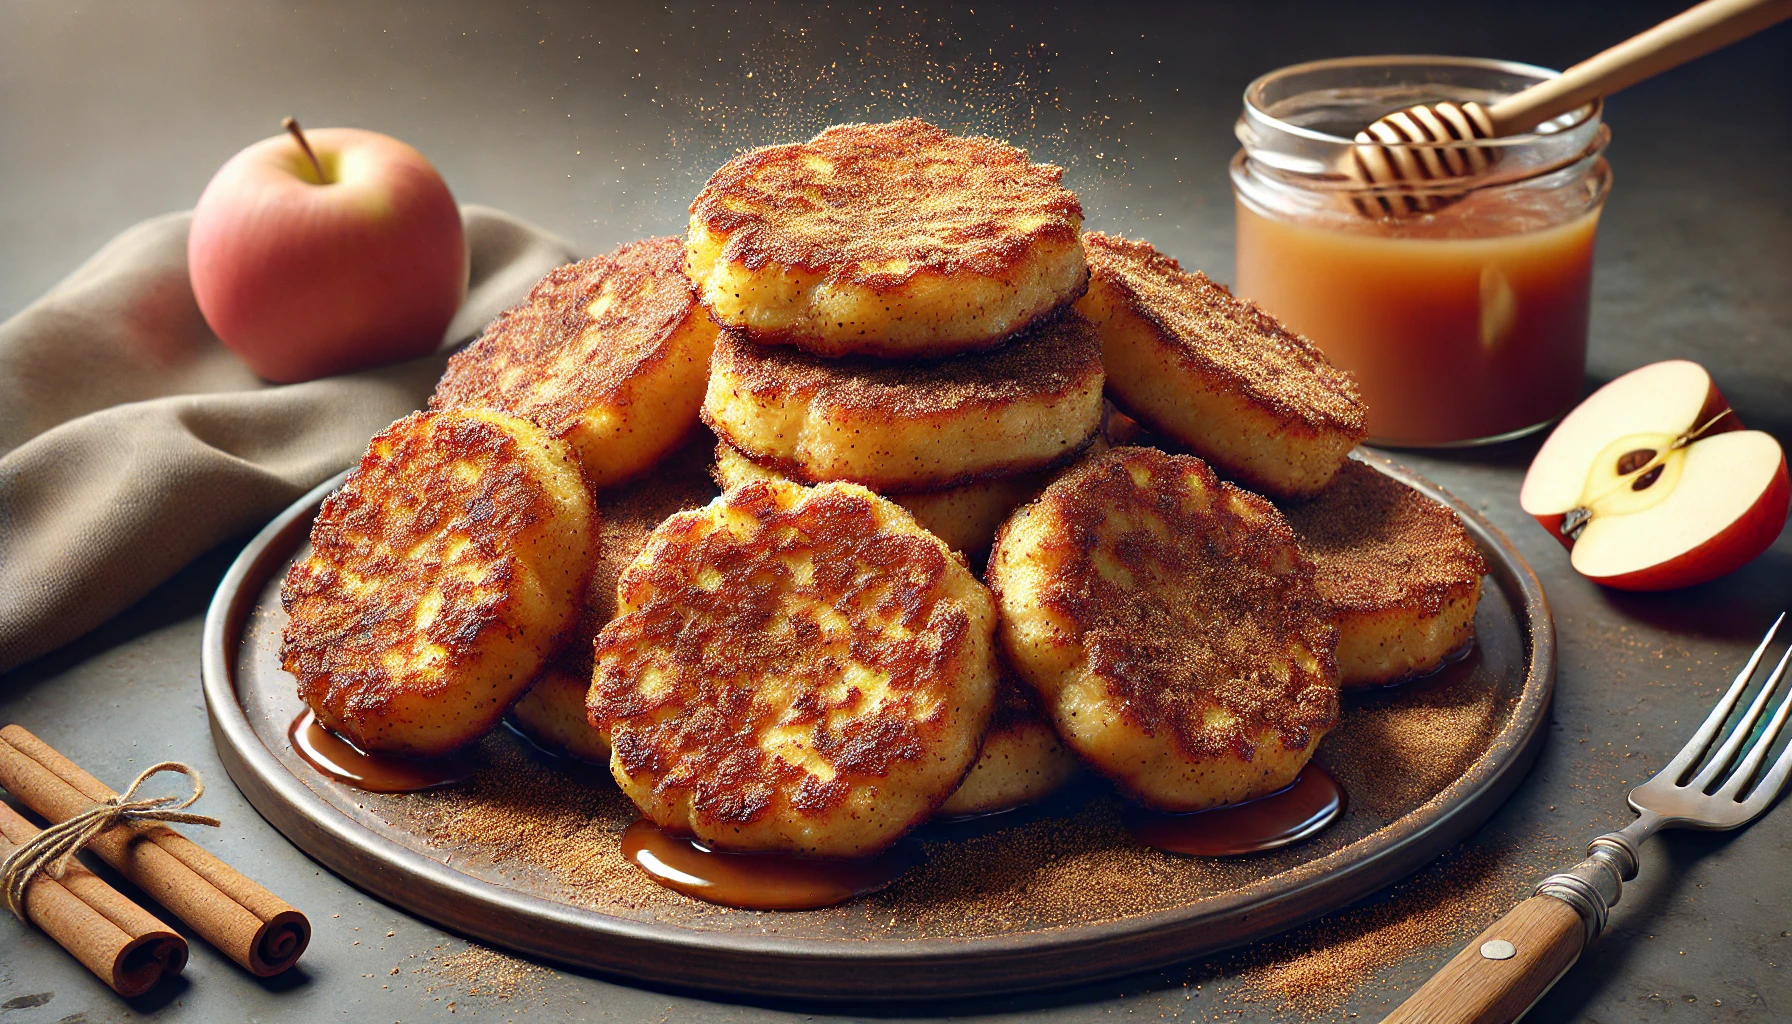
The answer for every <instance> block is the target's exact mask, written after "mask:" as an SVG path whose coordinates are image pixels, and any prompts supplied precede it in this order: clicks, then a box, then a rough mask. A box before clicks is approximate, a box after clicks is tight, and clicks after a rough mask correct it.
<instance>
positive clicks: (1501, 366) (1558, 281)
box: [1232, 57, 1611, 446]
mask: <svg viewBox="0 0 1792 1024" xmlns="http://www.w3.org/2000/svg"><path fill="white" fill-rule="evenodd" d="M1554 74H1555V73H1554V72H1551V71H1548V70H1545V69H1542V68H1534V67H1530V66H1528V65H1522V64H1510V63H1506V62H1499V61H1483V60H1473V59H1453V58H1442V57H1361V58H1348V59H1344V60H1336V61H1319V62H1315V63H1312V64H1303V65H1298V66H1295V67H1291V68H1284V69H1282V70H1280V71H1276V72H1273V73H1271V74H1269V75H1266V76H1264V77H1263V78H1260V79H1258V80H1257V81H1256V82H1253V83H1252V84H1251V86H1250V88H1249V89H1247V90H1246V92H1245V113H1244V116H1243V117H1242V118H1241V119H1240V121H1239V124H1238V135H1239V139H1240V140H1241V141H1242V142H1243V144H1244V148H1243V149H1242V150H1241V151H1240V152H1239V154H1238V156H1237V157H1235V158H1234V159H1233V161H1232V183H1233V192H1234V196H1235V198H1236V201H1237V216H1238V234H1237V273H1236V282H1237V287H1236V289H1235V290H1236V291H1237V293H1238V294H1239V295H1240V296H1241V297H1244V298H1247V299H1252V300H1254V301H1256V302H1257V303H1259V304H1260V305H1262V306H1263V308H1265V309H1266V310H1268V311H1269V312H1271V313H1273V314H1274V315H1275V316H1276V317H1278V318H1279V319H1281V320H1282V321H1283V322H1284V323H1286V324H1287V325H1288V326H1289V327H1291V328H1292V329H1294V330H1296V331H1299V332H1300V333H1301V334H1304V335H1306V336H1307V337H1309V338H1311V339H1312V340H1313V341H1314V343H1316V344H1317V345H1319V346H1320V348H1322V349H1324V351H1325V353H1326V355H1327V356H1328V357H1330V359H1331V360H1332V362H1334V363H1336V364H1337V365H1339V366H1341V367H1343V368H1344V369H1346V370H1349V371H1351V372H1352V373H1353V374H1355V376H1356V378H1357V380H1358V382H1359V383H1360V385H1361V386H1362V391H1363V398H1364V401H1365V402H1366V404H1367V405H1368V410H1369V434H1370V440H1371V442H1374V443H1380V444H1390V445H1397V446H1442V445H1462V444H1478V443H1486V442H1491V441H1498V440H1504V439H1507V438H1511V437H1516V436H1519V435H1521V434H1524V433H1528V432H1530V431H1533V430H1536V429H1538V428H1540V427H1542V426H1544V425H1546V424H1547V423H1549V422H1550V421H1552V420H1554V419H1555V418H1556V417H1558V416H1560V415H1561V414H1563V413H1564V412H1566V411H1567V410H1568V409H1569V408H1570V407H1571V406H1572V405H1573V404H1574V402H1575V400H1576V399H1578V398H1579V397H1580V391H1581V381H1582V375H1583V372H1584V370H1585V367H1586V348H1587V308H1588V299H1589V296H1590V292H1591V285H1592V273H1593V239H1594V235H1595V232H1596V230H1597V227H1598V223H1599V210H1600V206H1601V205H1602V203H1603V202H1604V199H1605V196H1606V193H1607V191H1608V189H1609V187H1610V181H1611V173H1610V169H1609V167H1608V166H1607V164H1606V162H1605V159H1604V157H1603V155H1602V154H1603V151H1604V148H1605V143H1606V140H1607V139H1608V138H1609V133H1608V132H1607V131H1606V129H1605V127H1604V126H1603V125H1602V124H1601V123H1600V120H1599V112H1600V111H1599V107H1598V105H1597V104H1594V105H1591V106H1589V107H1586V108H1583V109H1581V110H1579V111H1576V112H1574V113H1572V114H1567V115H1564V116H1563V117H1561V118H1557V119H1556V120H1554V121H1551V122H1548V123H1547V124H1545V125H1543V126H1541V127H1540V128H1539V130H1538V131H1536V132H1535V133H1532V134H1526V135H1520V136H1514V137H1511V138H1506V139H1493V140H1483V141H1481V142H1479V143H1476V144H1477V145H1480V146H1483V147H1486V148H1487V149H1488V150H1490V151H1492V152H1493V153H1495V154H1496V156H1495V158H1494V161H1493V165H1492V167H1491V169H1490V170H1489V172H1488V173H1487V174H1486V175H1484V176H1483V177H1480V178H1476V179H1472V180H1469V181H1466V182H1456V183H1451V185H1452V186H1453V187H1451V188H1448V189H1445V188H1431V189H1430V190H1429V192H1428V193H1427V192H1426V191H1425V190H1420V194H1430V195H1431V196H1432V205H1433V209H1431V210H1430V211H1429V212H1425V213H1412V214H1407V215H1403V216H1393V215H1389V214H1387V213H1385V212H1384V211H1385V209H1386V208H1385V207H1384V206H1382V205H1381V204H1379V203H1378V202H1376V201H1375V195H1374V192H1375V190H1373V189H1367V188H1365V187H1364V186H1363V185H1362V184H1361V183H1360V182H1358V181H1356V180H1355V179H1353V178H1352V177H1351V176H1349V175H1348V174H1347V173H1345V172H1344V171H1343V170H1342V168H1344V167H1345V166H1347V164H1346V161H1347V160H1348V158H1349V154H1350V151H1351V149H1352V147H1353V146H1354V143H1353V142H1352V140H1351V137H1352V136H1353V135H1354V134H1355V133H1356V132H1357V131H1358V130H1359V129H1361V128H1362V127H1364V126H1365V125H1367V124H1368V123H1369V122H1371V121H1373V120H1375V119H1376V118H1377V117H1380V116H1381V115H1383V114H1386V113H1390V112H1392V111H1394V110H1397V109H1400V108H1402V107H1407V106H1411V105H1413V104H1415V103H1425V102H1437V101H1439V100H1446V99H1449V100H1456V101H1458V102H1461V101H1464V100H1476V101H1478V102H1481V103H1484V104H1490V103H1492V102H1495V101H1497V100H1498V99H1500V98H1501V97H1503V96H1505V95H1509V94H1511V93H1513V92H1517V91H1519V90H1520V89H1523V88H1525V87H1526V86H1528V85H1531V84H1533V83H1534V82H1536V81H1540V80H1542V79H1544V78H1548V77H1552V76H1553V75H1554ZM1453 145H1456V146H1462V145H1467V144H1465V143H1455V144H1453ZM1364 211H1371V212H1372V213H1373V214H1374V215H1369V214H1366V213H1365V212H1364Z"/></svg>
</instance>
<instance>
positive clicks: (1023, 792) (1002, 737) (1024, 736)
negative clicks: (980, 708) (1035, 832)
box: [935, 671, 1081, 818]
mask: <svg viewBox="0 0 1792 1024" xmlns="http://www.w3.org/2000/svg"><path fill="white" fill-rule="evenodd" d="M1079 771H1081V766H1080V765H1079V764H1078V762H1077V759H1076V755H1075V754H1072V753H1071V752H1070V749H1069V748H1068V747H1066V746H1064V741H1063V740H1061V739H1059V738H1058V731H1057V730H1056V729H1054V728H1052V722H1051V718H1050V717H1048V716H1047V715H1046V713H1045V711H1044V710H1043V709H1042V708H1040V706H1039V699H1038V698H1037V697H1035V696H1034V694H1033V691H1032V688H1031V687H1029V686H1027V684H1025V683H1023V682H1021V681H1020V680H1019V679H1017V678H1015V677H1014V675H1013V674H1012V673H1010V672H1007V671H1004V672H1003V673H1002V676H1001V681H1000V682H998V683H997V684H996V706H995V711H994V712H992V713H991V714H990V716H989V727H988V728H987V729H985V730H984V732H983V747H982V749H981V750H979V751H978V753H977V763H975V764H973V765H971V771H970V774H969V775H966V776H965V777H964V781H963V782H962V783H960V784H959V786H958V788H957V789H956V790H953V792H952V795H951V796H950V797H947V798H946V802H945V803H943V804H941V805H940V809H939V811H938V812H937V813H936V815H935V816H936V817H940V818H962V817H967V816H970V815H978V814H994V813H996V812H997V811H1006V810H1012V809H1013V808H1016V807H1024V806H1026V805H1027V804H1030V803H1033V802H1034V801H1036V800H1042V799H1044V798H1045V797H1047V796H1050V795H1051V794H1052V793H1054V792H1056V791H1057V790H1058V789H1059V788H1061V787H1062V786H1063V785H1064V784H1065V783H1067V782H1069V781H1070V780H1071V779H1073V778H1075V777H1076V775H1077V773H1078V772H1079Z"/></svg>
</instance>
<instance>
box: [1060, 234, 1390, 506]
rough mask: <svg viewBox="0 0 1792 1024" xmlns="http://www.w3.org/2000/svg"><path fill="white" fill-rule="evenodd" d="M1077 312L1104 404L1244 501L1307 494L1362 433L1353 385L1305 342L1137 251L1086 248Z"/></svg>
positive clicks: (1221, 291)
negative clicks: (1090, 335) (1231, 483)
mask: <svg viewBox="0 0 1792 1024" xmlns="http://www.w3.org/2000/svg"><path fill="white" fill-rule="evenodd" d="M1085 245H1086V247H1087V249H1088V253H1089V270H1090V281H1089V291H1088V294H1086V295H1084V296H1083V297H1082V298H1081V299H1080V300H1078V302H1077V309H1078V310H1079V311H1081V312H1082V314H1083V315H1084V316H1086V317H1088V318H1089V319H1090V320H1091V321H1093V322H1094V323H1095V325H1096V327H1097V329H1098V330H1099V332H1100V334H1101V338H1102V345H1103V356H1102V358H1103V360H1104V362H1105V363H1106V365H1107V372H1108V381H1107V387H1108V396H1109V398H1111V399H1112V400H1113V402H1114V404H1115V405H1117V406H1119V407H1120V408H1121V409H1122V410H1123V411H1125V412H1126V413H1127V414H1128V415H1129V416H1132V417H1133V418H1135V419H1137V420H1138V421H1139V422H1141V423H1142V424H1144V425H1145V426H1147V427H1149V428H1151V429H1152V430H1154V431H1156V432H1158V433H1161V434H1164V435H1166V436H1167V437H1168V438H1169V439H1170V440H1173V441H1175V442H1178V443H1180V444H1182V445H1185V446H1187V447H1188V449H1189V450H1190V451H1192V452H1194V453H1195V454H1196V455H1199V456H1200V457H1201V458H1203V459H1205V460H1207V461H1208V462H1211V463H1212V464H1213V466H1214V468H1216V469H1218V470H1219V471H1220V472H1222V473H1224V474H1226V475H1227V476H1230V477H1233V478H1235V479H1237V480H1239V481H1240V482H1241V483H1244V484H1245V485H1247V486H1249V487H1251V488H1252V489H1253V490H1258V491H1262V492H1263V493H1265V494H1269V495H1271V496H1274V497H1279V498H1290V497H1302V496H1306V495H1312V494H1317V493H1318V492H1319V491H1321V490H1323V489H1324V488H1325V485H1326V484H1328V483H1330V482H1331V479H1332V474H1334V473H1336V472H1337V470H1338V467H1339V466H1340V465H1341V464H1342V463H1343V461H1344V458H1345V456H1346V454H1348V453H1349V451H1350V449H1352V448H1354V447H1356V445H1357V443H1358V442H1359V441H1361V440H1362V439H1363V438H1364V437H1365V436H1366V434H1367V432H1368V426H1367V420H1366V418H1365V416H1366V410H1365V408H1364V406H1363V402H1362V398H1361V397H1360V395H1359V393H1358V390H1357V385H1356V379H1355V378H1354V377H1352V376H1351V375H1350V374H1349V373H1347V372H1345V371H1343V370H1340V369H1338V368H1337V367H1335V366H1333V365H1332V364H1331V363H1330V362H1329V361H1327V359H1326V358H1325V354H1324V353H1322V352H1320V351H1319V349H1318V348H1316V347H1314V345H1313V343H1312V342H1310V341H1308V340H1307V339H1306V338H1303V337H1301V336H1300V335H1298V334H1295V333H1294V332H1293V331H1290V330H1288V329H1287V328H1286V327H1283V326H1282V324H1281V322H1280V321H1278V320H1276V319H1275V318H1274V317H1272V316H1270V315H1269V314H1268V313H1265V312H1263V310H1261V309H1259V308H1257V307H1256V306H1255V305H1253V304H1252V303H1249V302H1243V301H1240V300H1238V299H1235V298H1233V297H1232V293H1231V292H1229V291H1227V290H1226V288H1225V286H1224V285H1219V284H1215V283H1214V282H1213V281H1211V280H1209V279H1208V278H1207V276H1206V275H1205V274H1202V273H1200V272H1199V271H1196V272H1194V273H1189V272H1187V271H1184V270H1183V269H1182V265H1181V264H1179V263H1177V262H1176V261H1175V260H1174V259H1171V258H1170V257H1168V256H1165V255H1164V254H1163V253H1160V252H1158V251H1157V250H1156V249H1154V248H1152V246H1151V245H1150V244H1149V243H1146V242H1134V241H1128V240H1127V239H1124V238H1117V237H1112V236H1109V235H1104V234H1101V233H1099V232H1094V233H1091V234H1089V235H1086V236H1085Z"/></svg>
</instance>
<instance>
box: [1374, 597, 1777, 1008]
mask: <svg viewBox="0 0 1792 1024" xmlns="http://www.w3.org/2000/svg"><path fill="white" fill-rule="evenodd" d="M1784 621H1786V615H1785V613H1783V612H1782V613H1781V614H1780V617H1779V618H1777V619H1775V620H1774V621H1773V626H1772V627H1771V628H1769V629H1768V630H1767V635H1766V636H1764V637H1762V638H1761V645H1760V646H1759V647H1756V648H1755V653H1754V654H1753V655H1752V656H1750V657H1749V659H1748V664H1747V665H1744V666H1743V668H1742V672H1741V673H1739V674H1738V675H1737V676H1736V681H1735V682H1734V683H1732V684H1730V688H1729V690H1727V691H1725V693H1724V695H1723V698H1722V699H1720V700H1719V701H1718V702H1717V706H1716V707H1714V708H1712V709H1711V714H1710V715H1708V716H1707V717H1706V718H1705V724H1703V725H1701V726H1699V731H1698V732H1696V733H1694V734H1693V737H1692V739H1690V740H1688V741H1687V742H1686V746H1684V747H1681V748H1680V753H1678V754H1676V755H1674V759H1673V760H1672V761H1669V762H1668V765H1667V767H1665V768H1663V769H1662V770H1661V771H1658V772H1656V773H1655V774H1654V775H1653V776H1652V777H1651V778H1650V779H1649V780H1648V781H1647V782H1644V783H1643V784H1642V785H1640V786H1638V787H1636V788H1635V789H1633V790H1631V791H1630V806H1631V807H1633V808H1635V810H1636V813H1637V819H1636V820H1635V821H1633V822H1631V823H1630V825H1629V827H1627V828H1625V829H1623V830H1622V831H1618V832H1609V833H1607V834H1605V835H1602V836H1600V837H1599V838H1598V839H1595V840H1593V843H1592V845H1591V846H1589V847H1587V859H1586V860H1583V861H1581V862H1580V863H1579V864H1576V865H1575V866H1574V867H1573V868H1572V869H1571V870H1569V871H1565V872H1563V873H1561V874H1559V875H1550V876H1549V877H1548V878H1545V879H1544V880H1543V881H1542V882H1540V883H1539V884H1538V885H1537V889H1536V894H1535V895H1533V896H1532V897H1531V898H1530V899H1528V900H1525V901H1524V902H1523V903H1520V904H1519V905H1518V906H1516V907H1514V908H1513V909H1512V910H1511V911H1510V912H1509V913H1507V914H1506V916H1505V917H1502V918H1500V919H1499V920H1498V921H1495V922H1494V923H1493V924H1492V925H1491V926H1489V927H1488V929H1487V930H1486V931H1484V932H1482V933H1481V934H1480V935H1478V936H1476V937H1475V940H1474V941H1473V942H1470V943H1469V945H1468V948H1467V949H1464V950H1463V951H1462V952H1460V953H1458V954H1456V958H1455V959H1453V960H1451V961H1450V962H1449V963H1448V964H1445V965H1444V968H1443V969H1442V970H1440V971H1438V972H1437V973H1436V974H1435V975H1432V977H1431V980H1430V981H1427V982H1426V983H1425V984H1424V985H1423V986H1421V987H1420V988H1419V990H1418V991H1417V992H1414V993H1413V994H1412V997H1411V998H1409V999H1407V1000H1406V1002H1404V1003H1402V1004H1400V1006H1399V1007H1398V1008H1396V1009H1395V1010H1394V1012H1393V1013H1391V1014H1389V1015H1388V1016H1387V1017H1386V1018H1384V1019H1383V1021H1382V1024H1507V1022H1510V1021H1515V1020H1517V1019H1518V1018H1520V1017H1522V1016H1524V1014H1525V1011H1527V1010H1529V1009H1530V1008H1531V1006H1532V1005H1533V1004H1535V1003H1536V1001H1537V1000H1538V999H1539V998H1541V997H1542V996H1543V993H1545V992H1547V991H1549V987H1550V986H1551V985H1554V984H1555V983H1556V979H1558V978H1560V977H1561V976H1562V975H1563V974H1564V973H1566V972H1567V970H1568V968H1569V967H1571V966H1573V964H1574V961H1575V960H1577V959H1579V957H1580V954H1581V952H1582V951H1583V950H1585V949H1586V947H1587V946H1588V945H1589V944H1590V943H1591V942H1592V941H1593V939H1594V938H1595V937H1596V936H1598V934H1599V933H1600V931H1601V930H1603V929H1604V928H1605V919H1606V915H1607V914H1608V913H1610V911H1611V908H1612V907H1613V906H1614V905H1616V904H1617V902H1618V895H1619V892H1620V890H1621V889H1622V888H1623V883H1625V882H1628V881H1629V880H1631V879H1632V878H1635V877H1636V868H1637V847H1638V846H1641V845H1642V843H1643V840H1645V839H1648V838H1649V837H1650V836H1652V835H1654V834H1655V833H1656V832H1659V831H1661V830H1662V829H1664V828H1697V829H1708V830H1713V831H1721V830H1724V829H1732V828H1741V827H1742V826H1744V825H1746V824H1748V823H1749V822H1751V821H1753V820H1755V819H1756V818H1757V817H1759V816H1760V815H1761V812H1763V811H1765V810H1767V808H1768V807H1769V806H1770V805H1771V804H1772V803H1773V800H1774V798H1775V797H1776V796H1778V795H1779V792H1780V790H1781V789H1782V788H1784V787H1785V785H1786V778H1787V776H1788V774H1792V744H1789V745H1788V746H1787V748H1786V749H1785V750H1784V751H1782V752H1781V754H1780V756H1779V757H1777V758H1775V759H1774V762H1773V765H1772V766H1771V767H1769V768H1768V769H1767V771H1766V773H1765V774H1762V771H1761V766H1762V764H1763V762H1765V761H1766V759H1767V755H1768V752H1769V751H1771V750H1772V749H1773V744H1774V741H1775V740H1777V739H1778V738H1779V735H1780V731H1781V729H1782V728H1784V726H1785V724H1786V717H1787V715H1788V713H1792V695H1789V696H1788V697H1787V699H1785V700H1782V701H1780V704H1779V708H1778V710H1776V711H1775V712H1774V713H1773V716H1772V718H1771V719H1769V720H1768V721H1767V722H1766V723H1765V725H1764V726H1763V727H1762V728H1760V729H1757V728H1756V726H1757V725H1762V716H1763V715H1764V714H1765V713H1766V711H1767V709H1768V708H1769V707H1771V706H1772V704H1773V697H1774V694H1775V693H1776V692H1777V691H1778V690H1779V689H1780V684H1781V681H1782V680H1783V679H1784V678H1785V675H1786V663H1787V661H1788V660H1789V659H1792V647H1789V648H1787V650H1786V653H1785V654H1783V655H1781V656H1780V660H1779V664H1778V665H1777V666H1776V667H1775V668H1774V670H1773V672H1772V673H1771V674H1769V675H1768V677H1767V680H1766V681H1765V682H1763V683H1762V684H1761V689H1760V690H1759V691H1758V692H1757V693H1756V695H1755V698H1754V700H1753V701H1751V702H1750V703H1749V705H1748V710H1747V711H1746V712H1744V713H1743V715H1742V718H1741V719H1739V720H1738V721H1737V723H1736V727H1735V728H1734V729H1732V730H1730V732H1729V733H1728V734H1724V723H1725V722H1727V721H1728V720H1729V718H1730V714H1731V713H1732V712H1734V711H1735V710H1736V705H1737V704H1738V703H1739V702H1740V701H1741V700H1742V696H1743V694H1744V693H1746V692H1747V691H1748V686H1749V680H1750V679H1751V678H1753V676H1754V674H1755V670H1756V669H1757V668H1758V667H1760V664H1761V656H1762V655H1763V654H1765V653H1766V652H1767V645H1768V644H1770V643H1772V642H1773V637H1774V634H1775V633H1777V632H1778V631H1779V628H1780V624H1781V623H1782V622H1784ZM1720 735H1722V736H1724V739H1723V744H1722V745H1721V746H1719V747H1718V748H1717V752H1716V753H1715V754H1712V756H1711V758H1710V760H1706V758H1705V755H1706V754H1708V753H1710V752H1711V748H1712V746H1713V744H1715V743H1717V741H1718V738H1719V737H1720ZM1701 765H1702V766H1703V767H1701Z"/></svg>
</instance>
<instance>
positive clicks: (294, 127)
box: [280, 117, 330, 185]
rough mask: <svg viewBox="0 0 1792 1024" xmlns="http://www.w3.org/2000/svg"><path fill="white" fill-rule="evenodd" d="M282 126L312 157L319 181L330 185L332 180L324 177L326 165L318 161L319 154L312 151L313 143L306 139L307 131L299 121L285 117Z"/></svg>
mask: <svg viewBox="0 0 1792 1024" xmlns="http://www.w3.org/2000/svg"><path fill="white" fill-rule="evenodd" d="M280 127H282V128H284V129H286V131H287V133H288V134H290V135H291V136H292V137H293V138H295V139H297V140H298V141H299V148H300V149H302V150H304V151H305V155H306V156H307V157H309V158H310V159H311V169H312V170H314V171H316V172H317V183H318V184H319V185H328V184H329V183H330V182H329V179H327V178H325V177H324V165H323V164H321V163H318V162H317V154H316V153H313V152H312V151H311V143H309V142H306V141H305V133H304V131H302V130H301V129H300V128H299V122H298V121H297V120H296V119H294V118H291V117H288V118H284V119H282V120H281V122H280Z"/></svg>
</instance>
